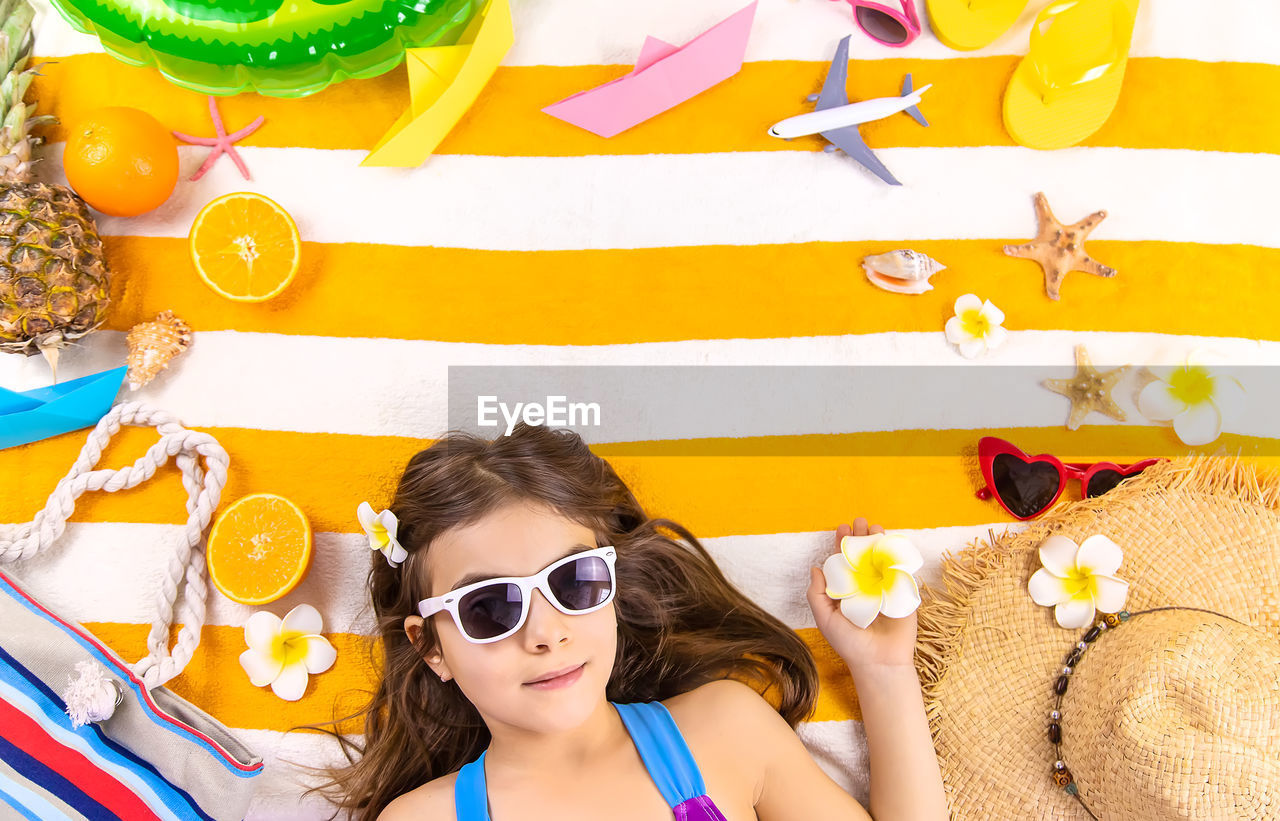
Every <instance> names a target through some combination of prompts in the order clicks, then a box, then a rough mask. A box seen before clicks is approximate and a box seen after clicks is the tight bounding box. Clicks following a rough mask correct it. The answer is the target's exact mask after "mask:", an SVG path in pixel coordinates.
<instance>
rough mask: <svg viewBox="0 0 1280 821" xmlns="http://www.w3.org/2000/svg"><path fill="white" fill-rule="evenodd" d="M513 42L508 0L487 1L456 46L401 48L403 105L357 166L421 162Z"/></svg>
mask: <svg viewBox="0 0 1280 821" xmlns="http://www.w3.org/2000/svg"><path fill="white" fill-rule="evenodd" d="M514 40H515V32H514V30H513V28H512V26H511V7H510V5H509V4H508V0H490V3H489V7H488V8H486V9H485V10H484V12H483V13H482V14H478V15H476V17H475V19H473V20H472V21H471V24H470V25H469V26H468V27H467V30H466V31H465V32H463V34H462V38H461V40H460V41H459V43H458V45H454V46H432V47H430V48H410V49H405V57H404V61H405V66H406V68H408V70H409V101H410V102H409V108H408V110H407V111H405V113H404V114H402V115H401V116H400V119H398V120H396V123H395V125H393V126H391V130H390V131H388V132H387V133H386V134H384V135H383V137H382V139H381V140H379V141H378V144H377V145H375V146H374V147H373V150H372V151H370V152H369V155H368V156H367V157H365V158H364V160H363V161H362V162H361V163H360V164H361V165H377V166H395V167H399V168H413V167H416V166H419V165H422V163H424V162H426V159H427V157H429V156H431V152H433V151H435V150H436V146H438V145H440V141H441V140H443V139H444V138H445V135H447V134H448V133H449V131H450V130H451V129H452V128H453V127H454V125H456V124H457V122H458V120H460V119H462V115H463V114H465V113H467V109H469V108H470V107H471V106H472V105H473V104H474V103H475V101H476V98H477V97H479V96H480V91H481V89H483V88H484V86H485V84H486V83H488V82H489V78H490V77H492V76H493V72H494V71H495V70H496V69H497V68H498V63H500V62H502V58H503V57H504V56H505V55H506V53H507V52H508V51H510V49H511V44H512V43H513V42H514Z"/></svg>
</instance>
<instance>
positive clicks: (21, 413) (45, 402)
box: [0, 368, 127, 448]
mask: <svg viewBox="0 0 1280 821" xmlns="http://www.w3.org/2000/svg"><path fill="white" fill-rule="evenodd" d="M126 370H127V369H126V368H114V369H112V370H109V371H102V372H101V373H95V374H90V375H89V376H82V377H80V378H79V379H72V380H71V381H70V382H63V383H62V384H60V385H51V386H49V387H47V388H36V389H35V390H32V391H23V392H21V393H19V392H17V391H11V390H7V389H5V388H0V448H11V447H14V446H16V445H25V444H27V443H28V442H36V441H38V440H40V439H47V438H49V437H50V436H57V435H59V434H62V433H67V432H68V431H73V430H80V429H81V428H89V427H93V426H94V425H96V424H98V420H99V419H101V418H102V417H104V416H106V415H107V411H109V410H111V403H112V401H114V400H115V398H116V393H118V392H119V390H120V385H121V383H123V382H124V374H125V371H126Z"/></svg>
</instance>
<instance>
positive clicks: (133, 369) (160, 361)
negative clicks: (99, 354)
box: [125, 311, 191, 391]
mask: <svg viewBox="0 0 1280 821" xmlns="http://www.w3.org/2000/svg"><path fill="white" fill-rule="evenodd" d="M125 344H127V345H128V346H129V358H128V360H127V363H128V365H129V370H128V372H127V374H126V375H125V378H126V379H128V381H129V390H131V391H136V390H137V389H138V388H141V387H142V386H143V385H145V384H147V383H148V382H150V381H151V380H152V379H155V378H156V375H157V374H159V373H160V371H162V370H164V369H165V368H167V367H169V363H170V362H172V361H173V358H174V357H175V356H177V355H178V354H180V353H182V352H183V351H185V350H186V349H187V348H189V347H191V327H190V326H189V325H187V323H185V322H183V321H182V320H181V319H178V317H176V316H174V315H173V311H163V312H161V313H159V314H157V315H156V318H155V319H153V320H152V321H150V322H139V323H138V324H137V325H134V326H133V327H132V328H130V329H129V335H128V336H127V337H125Z"/></svg>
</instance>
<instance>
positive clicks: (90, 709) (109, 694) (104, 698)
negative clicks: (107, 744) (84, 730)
mask: <svg viewBox="0 0 1280 821" xmlns="http://www.w3.org/2000/svg"><path fill="white" fill-rule="evenodd" d="M76 673H78V675H77V676H76V677H75V678H71V677H68V679H67V681H68V685H67V689H66V691H65V692H64V693H63V694H62V700H63V701H65V702H66V703H67V715H69V716H71V726H72V727H82V726H84V725H85V724H89V723H91V722H94V723H96V722H99V721H106V720H107V719H108V718H111V715H112V713H114V712H115V711H116V707H117V706H118V705H119V704H120V702H121V701H123V700H124V693H123V692H122V691H121V690H120V685H118V684H116V683H115V682H114V681H112V680H111V679H110V678H107V675H106V670H104V669H103V667H102V665H101V664H94V663H93V662H91V661H81V662H77V664H76Z"/></svg>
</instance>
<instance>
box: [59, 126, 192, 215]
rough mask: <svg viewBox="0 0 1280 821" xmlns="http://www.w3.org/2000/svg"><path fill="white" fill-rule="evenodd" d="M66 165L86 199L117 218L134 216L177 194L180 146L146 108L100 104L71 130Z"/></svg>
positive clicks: (67, 170)
mask: <svg viewBox="0 0 1280 821" xmlns="http://www.w3.org/2000/svg"><path fill="white" fill-rule="evenodd" d="M62 167H63V170H64V171H65V172H66V175H67V182H69V183H71V187H72V188H74V189H75V192H76V193H77V194H79V195H80V196H81V197H82V198H83V199H84V201H85V202H87V203H89V204H90V205H92V206H93V207H94V208H96V209H98V210H99V211H101V212H102V213H104V214H110V215H112V216H113V217H133V216H137V215H138V214H141V213H143V212H145V211H150V210H151V209H152V208H155V207H157V206H159V205H160V204H161V203H163V202H164V201H165V200H167V199H169V195H170V194H172V193H173V187H174V185H176V184H177V182H178V145H177V142H175V141H174V139H173V135H171V134H170V133H169V130H168V129H166V128H165V127H164V126H162V125H161V124H160V122H159V121H158V120H157V119H156V118H155V117H152V116H151V115H150V114H148V113H147V112H145V111H139V110H138V109H136V108H126V107H124V106H111V107H108V108H99V109H95V110H94V111H90V112H89V113H88V114H86V115H85V116H83V117H81V118H80V119H79V120H78V121H76V123H75V124H74V125H73V126H71V128H70V129H69V133H68V135H67V147H66V149H65V151H64V152H63V156H62Z"/></svg>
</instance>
